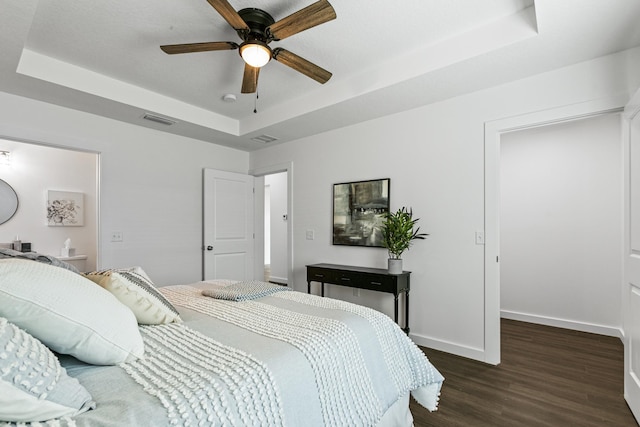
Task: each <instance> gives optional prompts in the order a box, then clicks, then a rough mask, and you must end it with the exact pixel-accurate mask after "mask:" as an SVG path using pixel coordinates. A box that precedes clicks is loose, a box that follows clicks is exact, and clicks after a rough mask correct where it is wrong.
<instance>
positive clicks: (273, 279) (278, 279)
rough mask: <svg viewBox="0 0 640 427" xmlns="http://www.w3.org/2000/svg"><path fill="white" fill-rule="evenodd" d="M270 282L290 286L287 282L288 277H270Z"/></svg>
mask: <svg viewBox="0 0 640 427" xmlns="http://www.w3.org/2000/svg"><path fill="white" fill-rule="evenodd" d="M269 281H271V282H276V283H281V284H283V285H289V281H288V280H287V278H286V277H276V276H270V277H269Z"/></svg>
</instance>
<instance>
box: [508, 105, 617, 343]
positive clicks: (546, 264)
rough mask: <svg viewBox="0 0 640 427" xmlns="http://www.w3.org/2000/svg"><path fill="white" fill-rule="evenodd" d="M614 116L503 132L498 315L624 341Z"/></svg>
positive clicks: (615, 121) (607, 115)
mask: <svg viewBox="0 0 640 427" xmlns="http://www.w3.org/2000/svg"><path fill="white" fill-rule="evenodd" d="M621 182H622V145H621V127H620V115H619V114H603V115H599V116H593V117H588V118H582V119H577V120H572V121H565V122H562V123H559V124H549V125H546V126H539V127H534V128H531V129H524V130H519V131H516V132H509V133H505V134H503V135H502V137H501V143H500V253H501V255H500V258H501V260H500V309H501V317H502V318H507V319H512V320H520V321H525V322H530V323H536V324H542V325H547V326H555V327H561V328H565V329H572V330H578V331H583V332H591V333H597V334H602V335H609V336H615V337H620V325H621V310H622V308H621V291H620V283H621V280H622V274H621V270H620V260H621V258H622V186H621V185H620V183H621Z"/></svg>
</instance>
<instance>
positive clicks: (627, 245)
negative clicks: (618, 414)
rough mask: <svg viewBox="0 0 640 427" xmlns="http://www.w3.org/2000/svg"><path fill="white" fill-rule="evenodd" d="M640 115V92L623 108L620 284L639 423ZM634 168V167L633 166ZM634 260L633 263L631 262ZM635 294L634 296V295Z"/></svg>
mask: <svg viewBox="0 0 640 427" xmlns="http://www.w3.org/2000/svg"><path fill="white" fill-rule="evenodd" d="M638 116H640V89H638V90H637V91H636V93H635V94H634V96H633V97H632V98H631V99H630V100H629V102H628V104H627V105H626V106H625V109H624V113H623V115H622V117H623V118H622V132H623V134H622V135H623V144H624V145H623V150H624V153H625V161H624V249H623V256H624V261H623V283H622V327H623V332H624V390H623V394H624V398H625V400H626V402H627V405H628V406H629V409H630V410H631V412H632V414H633V415H634V417H636V420H640V386H639V385H638V384H639V383H640V380H639V379H638V376H637V372H634V366H633V364H632V360H633V358H634V357H635V354H634V353H636V354H637V353H638V352H639V350H638V349H635V348H634V345H636V344H637V342H638V336H639V335H638V334H639V332H640V328H638V327H637V321H636V316H638V315H639V313H638V310H637V309H636V311H635V312H634V311H633V308H632V298H634V299H638V298H639V297H638V296H637V292H638V291H637V289H638V287H637V286H638V277H639V276H640V268H639V267H640V264H639V263H638V255H639V254H638V250H637V249H635V248H634V247H633V246H634V242H633V241H632V237H631V232H632V227H633V224H632V220H631V214H632V213H633V212H632V210H633V206H632V197H633V194H632V186H633V183H632V182H631V179H632V172H633V171H634V170H635V169H634V170H632V168H633V166H634V165H633V163H632V158H631V154H632V146H631V143H632V141H631V137H632V133H631V129H632V121H633V120H634V118H636V119H637V117H638ZM636 167H637V165H636ZM632 258H633V261H632ZM634 294H635V295H634Z"/></svg>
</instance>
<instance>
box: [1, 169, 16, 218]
mask: <svg viewBox="0 0 640 427" xmlns="http://www.w3.org/2000/svg"><path fill="white" fill-rule="evenodd" d="M17 210H18V195H17V194H16V192H15V190H14V189H13V188H12V187H11V186H10V185H9V184H7V183H6V182H5V181H3V180H1V179H0V224H4V223H5V222H7V221H9V220H10V219H11V218H12V217H13V215H14V214H15V213H16V211H17Z"/></svg>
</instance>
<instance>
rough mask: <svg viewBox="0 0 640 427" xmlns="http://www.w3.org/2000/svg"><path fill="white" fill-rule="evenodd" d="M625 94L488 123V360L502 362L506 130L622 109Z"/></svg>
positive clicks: (485, 293)
mask: <svg viewBox="0 0 640 427" xmlns="http://www.w3.org/2000/svg"><path fill="white" fill-rule="evenodd" d="M627 101H628V98H627V97H626V96H623V95H618V96H613V97H609V98H603V99H599V100H594V101H587V102H582V103H577V104H572V105H567V106H563V107H558V108H551V109H548V110H542V111H536V112H533V113H528V114H523V115H519V116H514V117H507V118H503V119H498V120H494V121H488V122H485V129H484V171H485V176H484V193H485V206H484V232H485V246H484V361H485V362H486V363H489V364H492V365H498V364H499V363H500V262H499V261H500V258H499V257H500V141H501V135H502V134H503V133H508V132H514V131H518V130H524V129H530V128H535V127H540V126H547V125H551V124H557V123H562V122H567V121H573V120H578V119H583V118H587V117H591V116H597V115H601V114H607V113H614V112H620V111H622V109H623V107H624V105H625V104H626V103H627Z"/></svg>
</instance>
